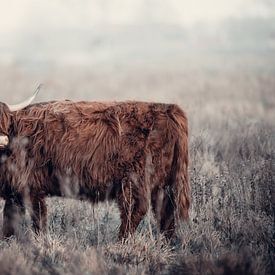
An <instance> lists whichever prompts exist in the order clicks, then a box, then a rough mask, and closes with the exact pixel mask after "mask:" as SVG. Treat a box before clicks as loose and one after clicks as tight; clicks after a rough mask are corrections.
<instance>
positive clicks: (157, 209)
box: [151, 187, 164, 227]
mask: <svg viewBox="0 0 275 275" xmlns="http://www.w3.org/2000/svg"><path fill="white" fill-rule="evenodd" d="M163 194H164V191H163V189H162V188H159V187H156V188H154V189H153V190H152V192H151V205H152V211H153V214H154V216H155V219H156V221H157V224H158V226H159V227H160V222H161V209H162V205H163Z"/></svg>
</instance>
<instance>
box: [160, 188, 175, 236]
mask: <svg viewBox="0 0 275 275" xmlns="http://www.w3.org/2000/svg"><path fill="white" fill-rule="evenodd" d="M171 192H172V190H164V197H163V203H162V208H161V219H160V232H161V233H163V234H164V235H165V237H166V238H167V239H171V238H172V237H173V236H174V234H175V202H174V200H173V196H172V195H171Z"/></svg>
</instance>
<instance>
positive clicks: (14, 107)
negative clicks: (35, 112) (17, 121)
mask: <svg viewBox="0 0 275 275" xmlns="http://www.w3.org/2000/svg"><path fill="white" fill-rule="evenodd" d="M41 87H42V84H39V86H38V87H37V88H36V90H35V92H34V94H33V95H32V96H31V97H29V98H28V99H26V100H25V101H23V102H21V103H19V104H16V105H8V107H9V109H10V111H11V112H15V111H19V110H22V109H24V108H25V107H27V106H28V105H30V104H31V103H32V101H33V100H34V99H35V97H36V96H37V94H38V93H39V91H40V89H41Z"/></svg>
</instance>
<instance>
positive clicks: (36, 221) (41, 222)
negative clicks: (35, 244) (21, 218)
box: [31, 196, 47, 234]
mask: <svg viewBox="0 0 275 275" xmlns="http://www.w3.org/2000/svg"><path fill="white" fill-rule="evenodd" d="M31 204H32V209H31V218H32V224H33V229H34V232H35V233H37V234H38V233H39V232H40V231H42V232H46V230H47V205H46V201H45V198H41V197H36V196H33V197H31Z"/></svg>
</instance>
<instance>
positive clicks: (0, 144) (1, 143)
mask: <svg viewBox="0 0 275 275" xmlns="http://www.w3.org/2000/svg"><path fill="white" fill-rule="evenodd" d="M8 144H9V138H8V136H3V135H0V149H4V148H6V147H7V146H8Z"/></svg>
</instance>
